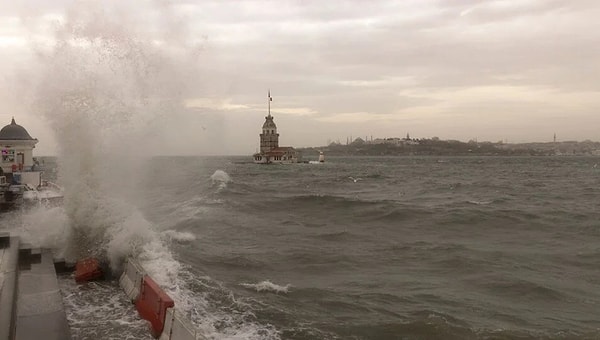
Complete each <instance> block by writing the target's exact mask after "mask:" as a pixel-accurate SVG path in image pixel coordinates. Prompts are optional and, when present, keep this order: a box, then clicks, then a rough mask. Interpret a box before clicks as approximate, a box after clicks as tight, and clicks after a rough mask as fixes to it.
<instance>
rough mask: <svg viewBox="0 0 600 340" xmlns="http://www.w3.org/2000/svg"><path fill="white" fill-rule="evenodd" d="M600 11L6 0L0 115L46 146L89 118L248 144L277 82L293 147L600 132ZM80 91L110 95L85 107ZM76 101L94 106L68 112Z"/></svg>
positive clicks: (473, 5) (198, 145)
mask: <svg viewBox="0 0 600 340" xmlns="http://www.w3.org/2000/svg"><path fill="white" fill-rule="evenodd" d="M599 15H600V4H599V3H597V2H595V1H588V0H582V1H576V2H573V1H567V0H547V1H542V0H537V1H536V0H525V1H486V2H481V1H475V0H465V1H433V0H432V1H426V0H425V1H416V0H415V1H373V2H363V1H357V0H349V1H336V2H331V3H322V2H316V1H315V2H311V1H306V2H297V1H279V2H270V1H258V0H250V1H243V2H242V1H216V0H208V1H192V0H188V1H182V2H163V1H144V2H137V1H136V2H134V1H106V2H102V4H95V3H93V2H81V1H68V0H60V1H52V2H47V1H41V0H25V1H20V2H18V3H3V4H0V74H2V77H0V124H8V123H10V119H11V118H12V117H13V116H14V117H15V119H16V121H17V123H19V124H21V125H23V126H25V127H26V128H27V130H28V131H29V132H30V134H31V135H32V136H33V137H35V138H38V139H39V140H40V142H39V143H38V145H37V146H36V150H35V153H36V154H47V155H50V154H56V153H57V152H59V150H61V144H62V143H65V141H68V140H71V139H69V138H71V137H69V138H66V137H65V136H64V132H65V130H64V129H65V128H66V127H68V126H70V128H71V129H73V128H74V127H73V126H84V125H85V126H88V128H90V129H91V127H94V128H95V129H96V130H98V135H97V136H96V135H94V134H87V136H88V137H89V138H90V139H92V138H98V139H99V140H106V139H111V138H112V139H116V138H122V137H123V131H122V130H123V129H125V130H127V131H128V133H127V138H128V139H130V140H129V142H131V143H138V144H141V145H143V147H144V148H145V149H144V152H146V153H148V154H170V153H176V154H190V155H191V154H200V155H203V154H235V155H244V154H247V155H250V154H252V153H254V152H255V150H256V148H257V147H258V141H259V137H258V136H259V134H260V130H261V126H262V123H263V122H264V116H266V115H267V104H268V102H267V100H268V96H267V93H268V91H269V90H270V93H271V96H272V98H273V101H272V102H271V113H272V115H273V116H274V118H275V123H276V124H277V127H278V131H279V133H280V134H281V137H280V142H281V143H282V144H283V145H291V146H296V147H310V146H323V145H325V144H326V143H327V141H328V140H330V141H336V140H340V141H341V142H342V143H343V142H344V141H345V139H346V138H347V137H348V136H355V137H358V136H361V138H364V136H374V137H375V138H386V137H404V136H405V135H406V133H410V135H411V136H414V137H415V138H432V137H434V136H435V137H439V138H440V139H445V140H450V139H455V140H461V141H468V140H472V139H473V140H475V139H477V140H479V141H484V140H485V141H490V142H497V141H500V140H502V141H507V142H509V143H521V142H545V141H552V140H553V137H554V134H555V133H556V138H557V140H558V141H565V140H577V141H583V140H594V141H597V140H600V110H599V109H600V95H599V94H600V93H599V92H600V82H598V79H600V64H599V63H598V62H597V60H598V59H599V57H600V32H599V31H598V30H597V29H596V26H597V24H596V21H597V19H596V18H597V17H598V16H599ZM84 90H85V91H89V92H86V94H85V96H84V97H86V101H87V102H86V103H87V104H85V105H89V103H93V105H97V107H94V108H93V109H89V107H88V106H84V107H80V108H74V107H73V105H80V104H81V100H80V99H81V98H79V97H77V99H76V100H74V99H73V98H74V95H73V93H79V95H81V91H84ZM59 101H62V104H61V103H60V102H59ZM64 101H71V102H70V104H68V105H64ZM82 105H83V104H82ZM43 107H46V109H43ZM49 107H51V109H49ZM65 107H69V108H70V109H73V111H72V112H70V113H69V114H66V115H65V114H64V113H63V112H61V111H62V110H63V109H65ZM78 110H79V111H78ZM77 112H81V114H82V115H84V114H86V115H93V117H91V118H90V117H88V118H86V119H88V120H89V121H87V122H79V121H78V122H77V124H79V125H69V124H75V121H76V120H77V119H75V117H76V115H77ZM132 112H133V113H132ZM67 123H68V124H67ZM92 135H93V136H92ZM91 143H94V142H93V141H91ZM95 143H98V142H95Z"/></svg>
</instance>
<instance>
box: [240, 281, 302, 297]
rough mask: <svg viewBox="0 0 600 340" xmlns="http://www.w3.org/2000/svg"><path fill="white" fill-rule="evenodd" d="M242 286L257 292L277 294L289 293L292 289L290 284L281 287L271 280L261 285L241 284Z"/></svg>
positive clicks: (260, 283)
mask: <svg viewBox="0 0 600 340" xmlns="http://www.w3.org/2000/svg"><path fill="white" fill-rule="evenodd" d="M240 286H242V287H245V288H249V289H254V290H256V291H257V292H274V293H277V294H279V293H287V292H288V291H289V288H290V287H291V285H290V284H287V285H285V286H281V285H278V284H275V283H273V282H271V281H269V280H265V281H262V282H259V283H240Z"/></svg>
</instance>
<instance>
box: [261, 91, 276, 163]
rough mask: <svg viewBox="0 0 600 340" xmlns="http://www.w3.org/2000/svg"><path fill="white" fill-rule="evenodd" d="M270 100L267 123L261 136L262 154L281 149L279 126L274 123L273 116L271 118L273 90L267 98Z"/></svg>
mask: <svg viewBox="0 0 600 340" xmlns="http://www.w3.org/2000/svg"><path fill="white" fill-rule="evenodd" d="M267 100H268V107H269V111H268V115H267V116H266V117H265V123H264V124H263V127H262V133H261V134H260V152H261V153H264V152H268V151H271V150H272V149H274V148H277V147H279V134H278V133H277V125H275V122H273V116H271V102H272V101H273V98H272V97H271V90H269V94H268V97H267Z"/></svg>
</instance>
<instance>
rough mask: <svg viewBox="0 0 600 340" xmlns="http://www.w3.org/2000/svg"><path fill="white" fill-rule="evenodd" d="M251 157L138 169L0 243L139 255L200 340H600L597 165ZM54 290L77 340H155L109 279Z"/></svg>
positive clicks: (35, 215)
mask: <svg viewBox="0 0 600 340" xmlns="http://www.w3.org/2000/svg"><path fill="white" fill-rule="evenodd" d="M308 156H310V155H308ZM305 158H307V155H305ZM314 158H315V159H316V158H317V155H315V157H314ZM250 160H251V159H250V157H249V156H244V157H191V156H190V157H153V158H149V159H146V160H145V161H144V162H143V163H142V164H141V165H142V166H141V167H140V171H139V172H138V173H137V175H138V176H137V177H136V178H137V180H136V181H135V182H133V183H123V184H124V185H127V186H130V187H133V188H134V189H135V190H129V191H128V192H129V194H128V195H121V196H118V195H116V194H115V192H118V191H119V190H116V189H113V190H100V189H98V192H96V193H93V192H90V191H86V193H85V195H79V194H77V193H74V191H71V192H70V191H68V190H67V191H66V193H67V194H66V195H65V201H64V202H63V204H61V205H44V204H40V205H39V206H35V207H31V208H28V209H26V210H25V209H24V210H19V211H15V212H10V213H6V214H3V215H2V216H0V228H2V229H4V230H9V231H11V232H14V233H19V234H20V235H22V237H23V238H24V239H25V241H27V242H30V243H32V244H34V245H35V246H42V247H51V248H53V249H54V250H55V252H56V254H57V256H64V257H66V258H69V257H70V256H71V257H72V256H73V255H72V254H74V253H78V256H81V254H85V253H86V251H88V252H90V253H92V254H96V255H99V256H103V257H104V258H105V260H106V261H108V262H109V263H110V266H111V268H112V270H114V275H115V277H116V276H117V275H118V270H119V268H120V266H121V265H122V262H123V261H124V260H125V259H126V258H127V257H135V258H137V259H138V260H139V261H141V262H142V263H143V265H144V267H145V268H146V269H147V270H148V271H149V273H151V275H152V276H153V277H154V278H155V280H156V281H157V282H158V283H159V284H161V286H163V288H165V290H167V292H168V293H169V294H170V295H171V296H172V297H173V298H174V300H175V304H176V307H177V308H178V309H179V310H180V312H181V313H182V314H183V315H185V317H186V318H188V319H189V320H190V321H191V322H192V323H193V324H194V326H195V327H196V328H197V329H198V330H199V331H200V332H201V333H202V334H203V335H204V336H205V337H206V338H207V339H297V340H304V339H461V340H462V339H507V340H508V339H520V340H521V339H600V271H599V268H600V165H599V164H600V158H599V157H583V156H581V157H579V156H562V157H558V156H557V157H491V156H490V157H478V156H470V157H444V156H428V157H416V156H402V157H330V156H327V155H326V162H325V163H322V164H305V163H304V164H286V165H276V164H271V165H256V164H253V163H251V162H249V161H250ZM49 163H50V162H49ZM56 172H60V168H59V169H58V170H56V169H55V170H54V172H53V171H49V172H48V174H50V175H52V174H53V173H56ZM113 177H117V180H118V176H113ZM60 178H61V177H60V176H57V180H58V181H59V182H60ZM65 184H68V183H65ZM75 188H77V189H78V190H81V188H82V187H81V186H75ZM111 194H114V195H113V196H112V197H111ZM103 196H106V197H111V199H106V197H103ZM117 196H118V199H116V198H115V197H117ZM90 201H92V202H94V204H89V202H90ZM74 221H77V222H76V223H75V222H74ZM82 239H87V241H84V242H81V240H82ZM82 245H85V246H86V247H89V249H87V248H86V249H82ZM92 248H94V249H92ZM73 249H76V251H74V250H73ZM70 254H71V255H70ZM59 283H60V286H61V291H62V294H63V301H64V303H65V308H66V311H67V316H68V320H69V324H70V327H71V331H72V334H73V338H74V339H151V336H150V333H149V332H148V325H147V323H146V322H145V321H143V320H140V319H139V318H138V317H137V314H136V312H135V310H134V308H133V305H132V304H131V303H130V301H128V300H127V298H126V296H125V295H124V293H123V292H122V291H121V289H120V288H119V286H118V282H117V281H116V280H114V279H113V280H108V281H104V282H94V283H88V284H83V285H78V284H75V283H74V280H73V276H72V274H66V275H61V276H60V278H59Z"/></svg>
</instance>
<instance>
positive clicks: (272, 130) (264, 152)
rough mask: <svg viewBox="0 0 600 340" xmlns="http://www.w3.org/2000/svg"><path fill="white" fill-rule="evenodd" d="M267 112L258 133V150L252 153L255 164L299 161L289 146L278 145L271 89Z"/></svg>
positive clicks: (298, 155)
mask: <svg viewBox="0 0 600 340" xmlns="http://www.w3.org/2000/svg"><path fill="white" fill-rule="evenodd" d="M268 100H269V114H268V115H267V116H266V117H265V123H264V124H263V126H262V133H261V134H260V152H257V153H255V154H254V155H253V157H254V163H257V164H271V163H275V164H286V163H298V162H301V155H300V153H299V152H298V151H296V149H294V148H293V147H291V146H279V133H277V126H276V125H275V122H274V121H273V116H271V101H273V98H271V91H269V95H268Z"/></svg>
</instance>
